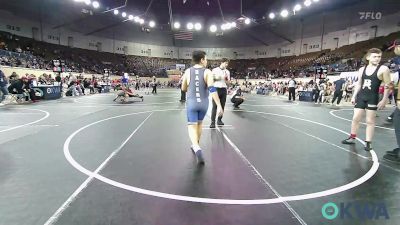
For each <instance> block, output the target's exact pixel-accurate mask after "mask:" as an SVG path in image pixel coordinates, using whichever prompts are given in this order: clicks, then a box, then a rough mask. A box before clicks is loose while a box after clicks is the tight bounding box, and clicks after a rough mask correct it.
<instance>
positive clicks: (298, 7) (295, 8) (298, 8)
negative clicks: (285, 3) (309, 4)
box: [293, 4, 301, 11]
mask: <svg viewBox="0 0 400 225" xmlns="http://www.w3.org/2000/svg"><path fill="white" fill-rule="evenodd" d="M300 9H301V5H300V4H297V5H295V6H294V8H293V10H294V11H300Z"/></svg>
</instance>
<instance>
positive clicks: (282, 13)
mask: <svg viewBox="0 0 400 225" xmlns="http://www.w3.org/2000/svg"><path fill="white" fill-rule="evenodd" d="M288 15H289V11H287V10H286V9H284V10H282V12H281V16H282V17H287V16H288Z"/></svg>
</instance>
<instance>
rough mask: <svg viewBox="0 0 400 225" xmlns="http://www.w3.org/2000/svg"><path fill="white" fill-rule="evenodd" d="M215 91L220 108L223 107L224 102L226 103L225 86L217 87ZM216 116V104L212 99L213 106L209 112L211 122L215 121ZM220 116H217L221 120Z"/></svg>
mask: <svg viewBox="0 0 400 225" xmlns="http://www.w3.org/2000/svg"><path fill="white" fill-rule="evenodd" d="M217 93H218V96H219V100H220V101H221V106H222V109H225V103H226V94H227V91H226V88H217ZM216 116H217V104H216V103H215V102H214V100H213V108H212V112H211V122H215V117H216ZM221 119H222V116H220V117H218V120H221Z"/></svg>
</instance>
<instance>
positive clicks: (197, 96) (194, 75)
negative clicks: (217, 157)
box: [182, 51, 224, 165]
mask: <svg viewBox="0 0 400 225" xmlns="http://www.w3.org/2000/svg"><path fill="white" fill-rule="evenodd" d="M192 60H193V63H194V64H195V65H194V66H193V67H190V68H189V69H187V70H186V71H185V74H184V75H183V80H182V91H184V92H186V112H187V121H188V131H189V137H190V140H191V142H192V146H191V149H192V151H193V153H194V154H195V155H196V157H197V162H198V164H200V165H204V158H203V154H202V150H201V147H200V138H201V132H202V129H203V125H202V124H203V119H204V117H205V116H206V114H207V110H208V105H209V99H208V95H209V93H210V94H211V97H212V99H213V100H214V102H215V103H216V104H217V111H218V112H219V116H222V115H223V113H224V111H223V109H222V105H221V102H220V99H219V97H218V93H217V89H216V88H215V87H214V77H213V74H212V72H211V70H209V69H207V56H206V53H205V52H204V51H194V52H193V53H192Z"/></svg>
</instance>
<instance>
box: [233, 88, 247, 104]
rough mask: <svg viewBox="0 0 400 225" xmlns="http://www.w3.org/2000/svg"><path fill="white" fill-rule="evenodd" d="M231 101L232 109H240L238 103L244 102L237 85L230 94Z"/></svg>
mask: <svg viewBox="0 0 400 225" xmlns="http://www.w3.org/2000/svg"><path fill="white" fill-rule="evenodd" d="M231 102H232V103H233V108H234V109H240V107H239V105H240V104H242V103H243V102H244V97H243V94H242V90H241V89H240V87H238V88H237V89H236V90H235V91H234V92H233V94H232V98H231Z"/></svg>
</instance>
